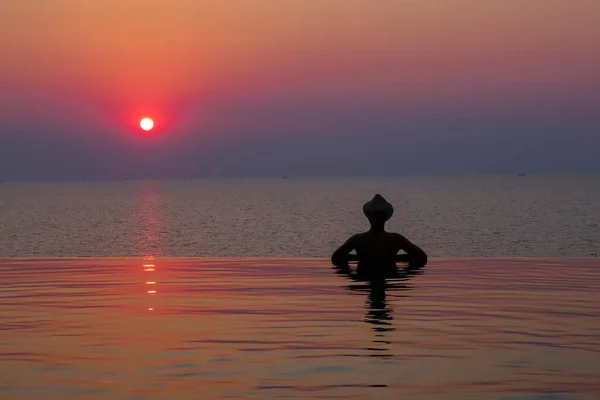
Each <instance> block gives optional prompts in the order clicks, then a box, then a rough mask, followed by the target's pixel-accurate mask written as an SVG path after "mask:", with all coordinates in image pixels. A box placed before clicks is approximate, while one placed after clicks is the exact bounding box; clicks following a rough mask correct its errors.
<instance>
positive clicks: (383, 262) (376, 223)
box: [331, 194, 427, 278]
mask: <svg viewBox="0 0 600 400" xmlns="http://www.w3.org/2000/svg"><path fill="white" fill-rule="evenodd" d="M363 212H364V213H365V215H366V217H367V219H368V220H369V223H370V224H371V229H369V230H368V231H367V232H364V233H358V234H356V235H353V236H352V237H350V239H348V240H347V241H346V243H344V244H343V245H342V246H340V248H339V249H337V250H336V251H335V252H334V253H333V255H332V256H331V262H332V263H333V265H335V266H336V267H338V268H341V269H346V270H347V269H348V261H350V260H352V259H353V257H352V256H351V255H350V252H352V251H356V258H358V266H357V269H356V272H357V273H358V274H359V275H360V276H363V277H366V278H381V277H386V276H393V275H395V274H396V272H397V268H396V262H397V261H407V262H408V263H409V264H410V265H411V266H422V265H425V264H427V254H425V252H424V251H423V250H421V249H420V248H419V247H418V246H416V245H414V244H412V243H411V242H410V241H409V240H408V239H407V238H405V237H404V236H402V235H400V234H399V233H392V232H386V230H385V223H386V221H387V220H389V219H390V218H391V217H392V215H393V214H394V208H393V207H392V205H391V204H390V203H388V202H387V201H386V200H385V199H384V198H383V196H381V195H380V194H376V195H375V197H373V199H372V200H371V201H368V202H367V203H365V205H364V206H363ZM400 251H404V252H406V254H405V255H398V253H399V252H400Z"/></svg>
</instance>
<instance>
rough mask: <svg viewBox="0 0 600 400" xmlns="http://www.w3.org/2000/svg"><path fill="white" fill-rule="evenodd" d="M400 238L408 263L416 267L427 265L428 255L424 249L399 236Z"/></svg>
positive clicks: (401, 247)
mask: <svg viewBox="0 0 600 400" xmlns="http://www.w3.org/2000/svg"><path fill="white" fill-rule="evenodd" d="M398 238H399V240H400V249H401V250H404V251H405V252H406V258H407V259H406V261H408V262H409V263H410V264H414V265H425V264H427V254H426V253H425V252H424V251H423V249H421V248H420V247H419V246H417V245H416V244H413V243H412V242H411V241H410V240H408V239H407V238H405V237H404V236H402V235H400V234H398ZM399 257H401V256H399Z"/></svg>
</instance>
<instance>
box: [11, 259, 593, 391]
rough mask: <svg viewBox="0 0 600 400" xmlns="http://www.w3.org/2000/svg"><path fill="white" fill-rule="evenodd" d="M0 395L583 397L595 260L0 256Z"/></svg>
mask: <svg viewBox="0 0 600 400" xmlns="http://www.w3.org/2000/svg"><path fill="white" fill-rule="evenodd" d="M0 276H1V277H2V280H1V281H0V315H1V316H2V318H1V319H0V398H2V399H40V398H44V399H71V398H73V399H74V398H77V399H105V398H110V399H153V398H169V399H199V398H202V399H209V398H216V399H218V398H229V399H231V398H257V399H265V398H291V399H325V398H327V399H332V398H336V399H370V398H373V399H398V398H411V399H510V400H512V399H514V400H517V399H537V400H541V399H552V400H555V399H597V398H598V397H599V396H600V303H599V297H598V293H600V261H598V260H597V259H593V258H592V259H582V258H580V259H454V260H450V259H434V260H432V262H431V265H429V266H428V267H427V268H425V269H423V270H421V271H416V272H414V273H410V274H406V275H405V276H404V277H403V278H400V279H396V280H392V281H389V282H388V286H387V287H386V288H384V289H382V288H379V287H370V286H369V285H368V284H367V283H364V282H357V281H353V280H351V279H350V278H349V277H347V276H343V275H337V274H336V273H335V272H334V271H333V270H332V269H330V267H329V266H328V263H327V262H326V261H324V260H316V259H192V258H189V259H185V258H178V259H177V258H172V259H169V258H157V259H154V258H150V257H149V258H146V259H143V258H128V259H118V258H102V259H35V260H34V259H0Z"/></svg>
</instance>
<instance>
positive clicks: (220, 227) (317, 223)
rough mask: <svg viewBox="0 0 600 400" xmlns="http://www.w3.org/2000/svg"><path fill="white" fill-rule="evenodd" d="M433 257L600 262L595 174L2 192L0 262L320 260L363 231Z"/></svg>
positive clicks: (63, 185) (140, 184)
mask: <svg viewBox="0 0 600 400" xmlns="http://www.w3.org/2000/svg"><path fill="white" fill-rule="evenodd" d="M375 193H381V194H382V195H384V196H385V197H386V198H387V199H388V200H389V201H390V202H391V203H392V204H393V205H394V207H395V210H396V211H395V214H394V216H393V218H392V219H391V220H390V222H389V229H390V230H392V231H396V232H400V233H402V234H404V235H405V236H406V237H408V238H409V239H410V240H411V241H413V242H414V243H416V244H418V245H419V246H421V247H422V248H423V249H425V250H426V251H427V252H428V254H429V255H431V256H440V257H481V256H485V257H500V256H509V257H522V256H539V257H549V256H555V257H572V256H594V257H595V256H598V254H599V253H600V250H599V248H598V243H600V226H599V223H600V176H598V175H589V176H577V175H571V176H549V175H530V176H509V175H473V176H448V177H412V178H393V179H392V178H385V179H383V178H382V179H366V178H365V179H297V178H293V177H290V178H288V179H246V180H234V179H230V180H202V179H189V180H164V181H162V180H145V181H125V180H124V181H113V182H100V181H75V182H28V183H25V182H23V183H20V182H3V183H0V256H4V257H28V256H69V257H71V256H85V257H116V256H168V257H173V256H198V257H216V256H220V257H327V256H329V255H330V254H331V253H332V252H333V250H335V248H336V247H337V246H339V245H340V244H341V243H342V242H343V241H344V240H345V239H347V237H349V236H350V235H351V234H353V233H356V232H360V231H364V230H366V229H367V228H368V225H367V221H366V219H365V217H364V216H363V214H362V205H363V203H364V202H365V201H367V200H369V199H370V198H371V197H372V196H373V195H374V194H375Z"/></svg>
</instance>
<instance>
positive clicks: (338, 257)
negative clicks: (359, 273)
mask: <svg viewBox="0 0 600 400" xmlns="http://www.w3.org/2000/svg"><path fill="white" fill-rule="evenodd" d="M355 243H356V235H354V236H352V237H350V239H348V240H346V242H345V243H344V244H343V245H341V246H340V247H339V248H338V249H337V250H336V251H334V252H333V255H332V256H331V263H332V264H333V265H335V266H336V267H340V268H348V261H350V257H349V256H350V252H351V251H352V250H356V244H355Z"/></svg>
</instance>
